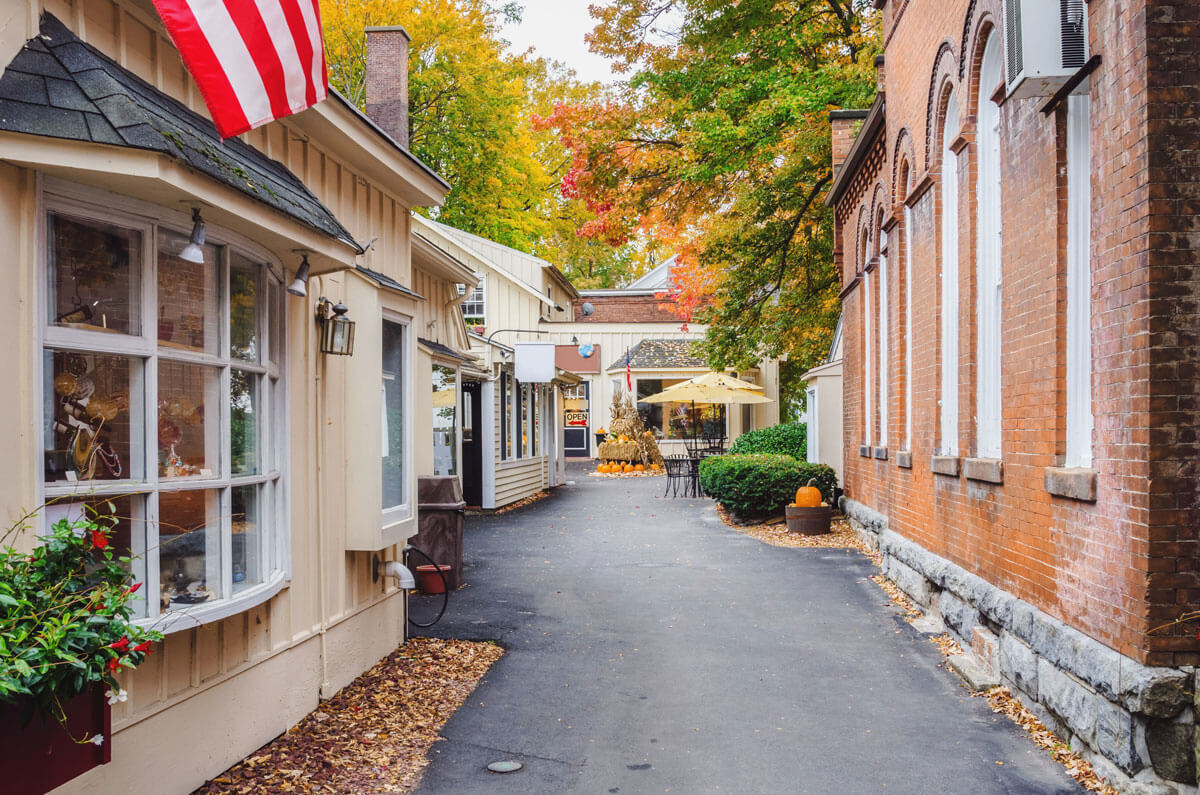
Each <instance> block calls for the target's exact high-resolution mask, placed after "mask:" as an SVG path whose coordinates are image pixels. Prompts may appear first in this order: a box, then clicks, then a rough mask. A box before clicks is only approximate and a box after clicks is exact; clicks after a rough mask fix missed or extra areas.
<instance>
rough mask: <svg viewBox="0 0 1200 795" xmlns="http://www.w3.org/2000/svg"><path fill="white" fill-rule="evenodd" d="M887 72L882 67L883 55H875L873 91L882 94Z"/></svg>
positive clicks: (885, 84)
mask: <svg viewBox="0 0 1200 795" xmlns="http://www.w3.org/2000/svg"><path fill="white" fill-rule="evenodd" d="M886 78H887V72H886V71H884V68H883V56H882V55H876V56H875V91H876V92H877V93H880V94H882V93H883V92H885V91H887V80H886Z"/></svg>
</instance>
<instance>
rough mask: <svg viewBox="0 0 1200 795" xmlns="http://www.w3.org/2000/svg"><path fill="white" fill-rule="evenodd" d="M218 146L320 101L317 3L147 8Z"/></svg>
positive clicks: (250, 1) (231, 1)
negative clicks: (171, 46)
mask: <svg viewBox="0 0 1200 795" xmlns="http://www.w3.org/2000/svg"><path fill="white" fill-rule="evenodd" d="M154 5H155V7H156V8H157V9H158V15H159V16H160V17H162V21H163V24H164V25H166V27H167V32H168V33H170V34H171V40H172V41H174V42H175V46H176V47H177V48H178V49H179V54H180V55H181V56H182V57H183V62H184V64H186V65H187V68H188V71H189V72H191V73H192V77H193V78H194V79H195V81H196V85H197V86H198V87H199V89H200V94H201V95H202V96H203V97H204V101H205V102H206V103H207V104H208V110H209V112H210V113H211V114H212V117H213V124H215V125H216V127H217V132H219V133H220V134H221V137H222V138H229V137H231V136H234V135H238V134H240V133H244V132H246V131H247V130H252V129H254V128H255V127H258V126H260V125H262V124H266V123H267V122H269V121H273V120H275V119H278V118H281V117H283V116H289V115H291V114H293V113H297V112H299V111H302V110H304V109H305V108H307V107H310V106H312V105H315V104H317V103H318V102H320V101H321V100H323V99H325V98H326V96H328V91H329V78H328V74H327V72H326V68H325V45H324V42H323V41H322V40H321V14H320V9H319V7H318V5H317V0H154Z"/></svg>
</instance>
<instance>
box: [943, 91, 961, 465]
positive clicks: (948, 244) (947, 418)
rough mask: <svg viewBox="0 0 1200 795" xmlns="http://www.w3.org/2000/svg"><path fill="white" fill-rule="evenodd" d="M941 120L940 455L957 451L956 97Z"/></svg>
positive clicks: (948, 98)
mask: <svg viewBox="0 0 1200 795" xmlns="http://www.w3.org/2000/svg"><path fill="white" fill-rule="evenodd" d="M943 118H944V121H943V123H942V307H941V309H942V329H941V331H942V345H941V357H942V373H941V375H942V378H941V381H942V383H941V400H940V406H941V411H940V426H941V444H940V452H941V453H942V455H958V356H959V345H958V155H957V154H955V153H954V150H953V149H952V148H951V145H952V144H953V142H954V139H955V136H957V135H958V127H959V120H958V100H957V98H956V97H955V96H954V92H953V91H951V92H950V95H949V96H948V97H947V98H946V112H945V115H944V117H943Z"/></svg>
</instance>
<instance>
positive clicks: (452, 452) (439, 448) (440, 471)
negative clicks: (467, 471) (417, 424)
mask: <svg viewBox="0 0 1200 795" xmlns="http://www.w3.org/2000/svg"><path fill="white" fill-rule="evenodd" d="M458 392H459V390H458V370H457V369H456V368H454V367H448V366H446V365H444V364H437V363H434V365H433V417H432V418H431V419H432V422H433V474H435V475H457V474H458ZM464 419H465V418H464Z"/></svg>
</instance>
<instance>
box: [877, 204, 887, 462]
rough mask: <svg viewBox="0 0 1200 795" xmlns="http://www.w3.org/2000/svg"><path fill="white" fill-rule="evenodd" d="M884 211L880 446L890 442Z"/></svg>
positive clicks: (880, 226) (881, 234) (880, 234)
mask: <svg viewBox="0 0 1200 795" xmlns="http://www.w3.org/2000/svg"><path fill="white" fill-rule="evenodd" d="M883 218H884V216H883V213H880V214H879V224H878V226H877V227H876V234H877V235H878V237H877V238H876V239H877V240H878V241H879V323H878V326H879V446H880V447H887V444H888V258H887V255H888V249H887V232H885V231H883Z"/></svg>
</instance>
